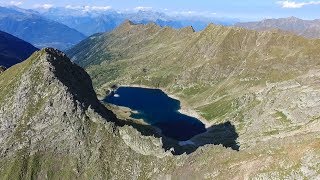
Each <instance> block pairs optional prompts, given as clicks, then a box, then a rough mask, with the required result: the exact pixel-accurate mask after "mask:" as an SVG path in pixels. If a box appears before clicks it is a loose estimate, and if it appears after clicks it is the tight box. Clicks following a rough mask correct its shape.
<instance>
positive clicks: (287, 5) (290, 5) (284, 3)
mask: <svg viewBox="0 0 320 180" xmlns="http://www.w3.org/2000/svg"><path fill="white" fill-rule="evenodd" d="M278 4H280V5H281V6H282V8H291V9H297V8H302V7H304V6H308V5H320V1H308V2H295V1H278Z"/></svg>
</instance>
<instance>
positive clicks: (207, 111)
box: [198, 97, 237, 121]
mask: <svg viewBox="0 0 320 180" xmlns="http://www.w3.org/2000/svg"><path fill="white" fill-rule="evenodd" d="M236 108H237V107H236V105H235V103H234V101H233V100H230V99H227V98H226V97H225V98H222V99H220V100H218V101H216V102H213V103H211V104H209V105H205V106H202V107H200V108H198V110H199V111H200V112H201V114H202V116H203V117H204V118H205V119H207V120H208V121H212V120H215V119H219V118H221V117H224V116H225V115H227V114H228V113H230V112H232V111H234V110H235V109H236Z"/></svg>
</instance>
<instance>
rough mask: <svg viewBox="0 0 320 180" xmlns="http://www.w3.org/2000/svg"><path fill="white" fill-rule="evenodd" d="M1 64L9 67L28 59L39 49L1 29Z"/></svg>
mask: <svg viewBox="0 0 320 180" xmlns="http://www.w3.org/2000/svg"><path fill="white" fill-rule="evenodd" d="M0 49H1V52H0V66H4V67H7V68H9V67H10V66H12V65H15V64H17V63H20V62H21V61H23V60H25V59H27V58H28V57H29V56H30V55H31V54H32V53H33V52H35V51H36V50H37V48H35V47H34V46H32V45H31V44H29V43H27V42H25V41H23V40H21V39H19V38H17V37H14V36H12V35H10V34H7V33H5V32H2V31H0Z"/></svg>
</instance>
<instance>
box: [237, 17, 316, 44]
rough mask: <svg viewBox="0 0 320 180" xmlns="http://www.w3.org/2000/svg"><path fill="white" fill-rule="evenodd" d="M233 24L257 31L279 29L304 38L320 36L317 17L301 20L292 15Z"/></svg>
mask: <svg viewBox="0 0 320 180" xmlns="http://www.w3.org/2000/svg"><path fill="white" fill-rule="evenodd" d="M235 26H240V27H244V28H247V29H252V30H258V31H265V30H273V29H279V30H282V31H288V32H291V33H294V34H296V35H299V36H304V37H306V38H312V39H317V38H320V21H319V20H317V19H315V20H302V19H299V18H297V17H294V16H292V17H288V18H279V19H265V20H262V21H257V22H247V23H237V24H235Z"/></svg>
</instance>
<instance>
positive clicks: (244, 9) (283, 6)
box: [0, 0, 320, 20]
mask: <svg viewBox="0 0 320 180" xmlns="http://www.w3.org/2000/svg"><path fill="white" fill-rule="evenodd" d="M0 5H1V6H17V7H20V8H24V9H50V8H55V7H65V8H70V9H81V8H83V9H86V10H88V11H90V10H109V9H113V10H117V11H121V12H128V11H129V12H130V11H139V10H152V11H157V12H163V13H166V14H168V15H178V16H179V15H183V16H203V17H210V18H211V17H212V18H213V17H228V18H237V19H240V20H260V19H266V18H281V17H290V16H295V17H298V18H301V19H318V18H319V13H318V12H320V1H303V0H299V1H298V0H296V1H279V0H271V1H270V0H262V1H254V0H246V1H232V0H225V1H222V2H221V1H216V0H213V1H210V0H200V1H197V2H194V1H186V2H183V3H181V2H178V1H174V2H172V1H168V0H165V1H161V2H158V1H156V0H105V1H103V0H93V1H89V0H79V1H78V0H77V1H76V0H69V1H62V0H55V1H53V0H41V1H38V0H14V1H4V0H0Z"/></svg>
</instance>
